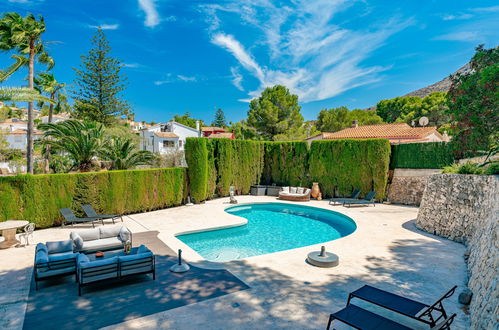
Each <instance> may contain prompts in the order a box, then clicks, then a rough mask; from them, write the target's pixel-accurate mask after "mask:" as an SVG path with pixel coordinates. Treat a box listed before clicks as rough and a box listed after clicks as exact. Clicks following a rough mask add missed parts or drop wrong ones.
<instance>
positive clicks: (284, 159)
mask: <svg viewBox="0 0 499 330" xmlns="http://www.w3.org/2000/svg"><path fill="white" fill-rule="evenodd" d="M264 146H265V155H264V168H263V175H262V184H266V185H270V184H272V183H275V184H276V185H290V186H308V185H309V184H310V182H309V179H308V143H307V142H305V141H298V142H265V144H264Z"/></svg>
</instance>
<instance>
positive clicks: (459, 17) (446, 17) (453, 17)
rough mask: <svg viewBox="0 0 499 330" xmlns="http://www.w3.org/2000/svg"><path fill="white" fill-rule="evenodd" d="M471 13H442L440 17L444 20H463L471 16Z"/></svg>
mask: <svg viewBox="0 0 499 330" xmlns="http://www.w3.org/2000/svg"><path fill="white" fill-rule="evenodd" d="M472 17H473V15H472V14H458V15H444V16H443V17H442V19H443V20H444V21H454V20H465V19H470V18H472Z"/></svg>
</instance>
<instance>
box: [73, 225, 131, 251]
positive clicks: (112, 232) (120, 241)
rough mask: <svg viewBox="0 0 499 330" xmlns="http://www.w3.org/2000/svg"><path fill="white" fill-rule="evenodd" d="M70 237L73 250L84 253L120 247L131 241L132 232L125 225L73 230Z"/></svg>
mask: <svg viewBox="0 0 499 330" xmlns="http://www.w3.org/2000/svg"><path fill="white" fill-rule="evenodd" d="M70 237H71V241H72V243H73V248H74V251H75V252H84V253H89V252H94V251H105V250H116V249H121V248H123V247H124V246H125V244H126V243H130V244H131V243H132V233H131V232H130V230H128V228H127V227H125V226H114V227H99V228H94V229H87V230H80V231H77V232H76V231H74V232H71V234H70Z"/></svg>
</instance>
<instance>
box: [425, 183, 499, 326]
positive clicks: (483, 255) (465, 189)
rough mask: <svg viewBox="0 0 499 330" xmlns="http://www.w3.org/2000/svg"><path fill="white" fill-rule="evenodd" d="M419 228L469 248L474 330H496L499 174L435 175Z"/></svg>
mask: <svg viewBox="0 0 499 330" xmlns="http://www.w3.org/2000/svg"><path fill="white" fill-rule="evenodd" d="M416 226H417V227H418V228H420V229H422V230H425V231H427V232H430V233H432V234H436V235H439V236H443V237H447V238H450V239H452V240H454V241H457V242H462V243H465V244H466V245H467V246H468V251H469V258H468V275H469V281H468V287H469V289H470V290H471V291H472V292H473V298H472V301H471V304H470V309H469V310H470V314H471V328H472V329H493V328H494V327H495V326H497V324H498V319H497V315H499V299H498V297H499V288H498V286H497V284H498V277H499V275H498V274H499V273H498V270H499V176H489V175H459V174H440V175H432V176H430V177H429V178H428V180H427V185H426V189H425V192H424V195H423V199H422V201H421V207H420V209H419V213H418V218H417V220H416Z"/></svg>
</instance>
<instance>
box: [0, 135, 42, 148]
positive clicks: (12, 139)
mask: <svg viewBox="0 0 499 330" xmlns="http://www.w3.org/2000/svg"><path fill="white" fill-rule="evenodd" d="M3 137H5V140H6V141H7V143H8V144H9V148H11V149H21V150H26V148H27V146H28V135H27V134H8V133H7V134H3ZM39 138H40V135H34V136H33V139H34V140H37V139H39Z"/></svg>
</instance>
